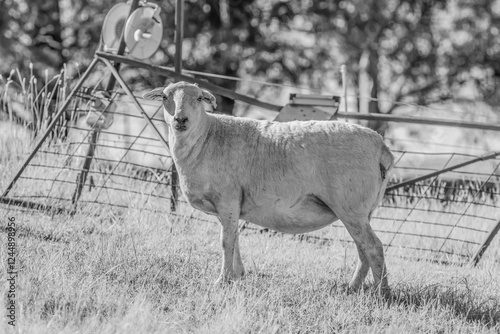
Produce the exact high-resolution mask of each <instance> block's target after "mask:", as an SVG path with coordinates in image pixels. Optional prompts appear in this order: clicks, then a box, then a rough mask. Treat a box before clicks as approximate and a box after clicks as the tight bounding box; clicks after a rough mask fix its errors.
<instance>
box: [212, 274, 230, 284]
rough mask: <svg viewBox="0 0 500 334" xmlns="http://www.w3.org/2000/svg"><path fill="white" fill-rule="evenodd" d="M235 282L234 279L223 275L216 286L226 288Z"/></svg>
mask: <svg viewBox="0 0 500 334" xmlns="http://www.w3.org/2000/svg"><path fill="white" fill-rule="evenodd" d="M233 282H234V279H233V278H232V277H230V276H224V275H221V276H219V278H217V280H216V281H215V285H216V286H226V285H228V284H231V283H233Z"/></svg>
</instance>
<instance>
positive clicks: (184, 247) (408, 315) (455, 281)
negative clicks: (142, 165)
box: [0, 125, 500, 333]
mask: <svg viewBox="0 0 500 334" xmlns="http://www.w3.org/2000/svg"><path fill="white" fill-rule="evenodd" d="M2 126H3V128H2V129H10V128H8V127H5V126H4V125H2ZM16 131H17V132H11V131H7V130H5V131H0V149H1V150H2V152H1V154H0V165H1V166H0V190H3V189H4V188H5V186H6V182H7V181H8V180H9V179H10V178H11V177H12V175H13V172H14V171H15V170H16V168H17V166H19V163H20V161H21V160H20V159H21V158H22V156H24V155H25V154H26V153H27V152H29V143H28V141H27V140H26V138H29V136H26V134H25V133H24V132H23V131H22V129H21V130H16ZM40 159H42V160H44V161H48V160H50V158H49V157H40ZM167 205H168V203H165V206H167ZM186 213H187V216H185V217H182V216H181V217H179V218H174V217H172V216H170V217H169V216H168V215H167V214H152V213H150V212H147V211H145V210H143V209H142V208H140V207H135V208H129V209H125V210H121V211H106V212H104V211H103V212H102V213H101V214H99V215H88V214H77V215H75V216H66V215H56V216H52V215H49V214H43V213H39V212H32V213H29V212H22V211H17V210H16V209H14V208H12V207H7V206H3V205H0V222H1V227H0V228H1V230H0V231H1V232H3V233H0V258H1V263H0V268H1V269H0V280H1V281H2V282H5V279H6V277H5V273H6V246H5V244H6V243H5V240H6V233H5V225H6V218H7V217H11V216H14V217H15V218H16V222H17V224H18V225H17V228H18V234H17V250H18V252H19V254H18V267H17V269H18V271H19V278H18V281H17V302H18V314H17V328H16V330H17V332H22V333H177V332H179V333H184V332H194V333H257V332H262V333H290V332H294V333H295V332H297V333H299V332H300V333H304V332H315V333H316V332H319V333H336V332H342V333H344V332H348V333H381V332H384V333H498V332H500V283H499V280H498V277H500V264H499V262H498V254H499V250H500V244H499V242H498V241H495V243H494V245H493V246H492V247H493V248H492V249H489V250H488V252H487V257H486V258H485V259H484V260H483V261H482V262H481V263H480V264H479V266H478V267H477V268H469V267H457V266H443V265H437V264H434V263H430V262H426V261H407V260H403V259H401V258H400V257H399V256H398V253H397V252H390V253H389V255H388V259H387V262H388V268H389V271H390V284H391V286H392V295H393V296H392V298H391V299H390V300H381V299H380V298H378V297H377V296H376V295H375V294H374V293H373V291H372V289H371V288H370V285H369V284H368V285H367V286H366V288H365V290H364V291H361V292H360V293H356V294H346V293H345V292H344V291H343V289H342V286H343V285H344V284H345V283H347V282H348V280H349V278H350V275H351V274H352V272H353V270H354V267H355V264H356V251H355V249H354V246H353V245H352V244H346V243H342V242H334V243H329V244H327V245H320V244H315V243H308V242H300V241H298V240H296V239H293V238H291V237H287V236H284V237H283V236H273V235H270V234H260V233H251V232H248V231H247V232H244V233H243V236H242V238H241V248H242V255H243V260H244V263H245V265H246V269H247V272H248V275H247V276H246V277H245V278H244V279H243V280H241V281H239V282H235V283H233V284H231V285H228V286H216V285H214V282H215V279H216V278H217V275H218V271H219V265H220V251H221V249H220V248H221V247H220V245H219V235H218V227H217V226H216V225H214V224H211V223H202V222H199V221H197V220H195V219H190V218H189V217H190V216H191V214H190V211H186ZM397 214H398V212H395V213H394V215H395V216H396V215H397ZM416 218H422V217H416ZM424 218H425V217H424ZM427 218H429V219H432V217H427ZM338 230H339V229H334V228H327V229H324V230H322V232H320V234H318V235H325V234H324V233H331V231H338ZM325 231H326V232H325ZM333 233H334V235H338V234H337V232H333ZM497 239H498V238H497ZM5 287H6V286H5ZM4 291H5V290H3V291H2V296H4V295H5V294H4ZM2 309H3V310H4V309H5V308H2ZM4 312H5V311H2V312H0V332H2V333H11V332H14V331H13V329H12V328H11V327H10V326H8V325H7V319H6V318H5V313H4Z"/></svg>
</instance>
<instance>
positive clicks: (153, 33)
mask: <svg viewBox="0 0 500 334" xmlns="http://www.w3.org/2000/svg"><path fill="white" fill-rule="evenodd" d="M154 12H155V11H154V9H153V8H151V7H141V8H138V9H136V10H135V11H134V12H133V13H132V15H130V17H129V18H128V20H127V24H126V25H125V43H126V44H127V47H128V49H129V50H130V51H129V55H130V56H132V57H134V58H137V59H146V58H149V57H151V56H152V55H153V54H154V53H155V52H156V50H158V47H159V46H160V43H161V39H162V37H163V24H162V22H161V20H160V21H158V22H157V21H156V20H154V19H153V14H154Z"/></svg>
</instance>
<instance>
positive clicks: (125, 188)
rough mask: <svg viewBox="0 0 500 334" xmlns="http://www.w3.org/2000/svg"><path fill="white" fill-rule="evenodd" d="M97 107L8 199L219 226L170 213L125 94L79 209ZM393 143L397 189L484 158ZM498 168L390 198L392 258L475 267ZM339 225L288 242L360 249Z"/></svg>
mask: <svg viewBox="0 0 500 334" xmlns="http://www.w3.org/2000/svg"><path fill="white" fill-rule="evenodd" d="M91 99H92V98H90V99H89V96H88V95H85V94H83V92H82V94H80V95H79V96H78V97H76V98H75V102H74V103H73V106H74V107H73V109H72V110H69V111H68V113H67V114H66V115H63V117H62V118H61V120H60V122H59V123H58V125H57V127H56V130H55V133H56V134H57V135H54V136H53V137H52V138H51V139H50V140H47V141H46V142H45V143H44V144H43V146H42V148H41V149H40V150H39V151H38V152H37V154H36V155H35V157H34V158H33V159H32V161H31V162H30V163H29V164H28V165H27V166H26V169H25V171H24V173H23V174H22V175H21V176H20V178H19V179H18V180H17V182H16V183H15V185H14V187H13V189H12V190H11V192H10V194H9V198H12V199H15V200H18V201H26V202H31V203H36V204H41V205H44V206H49V207H56V208H62V209H64V210H66V211H68V212H71V211H72V210H74V209H75V208H76V209H77V210H78V211H79V212H81V213H82V214H85V213H91V214H103V213H106V212H110V211H113V210H114V211H119V212H126V211H127V210H131V209H133V210H141V211H144V212H154V213H162V214H167V215H169V216H170V217H171V218H172V219H191V220H196V221H199V222H210V223H217V219H215V218H214V217H210V216H207V215H204V214H203V213H200V212H197V211H195V210H194V209H191V208H190V206H189V204H188V203H187V202H186V201H185V199H183V198H182V197H181V198H180V200H179V209H178V210H177V212H170V205H169V201H170V199H171V193H172V192H171V190H172V189H171V184H170V175H171V172H170V166H171V165H172V160H171V157H170V155H169V152H167V151H166V150H165V149H164V148H163V146H162V145H161V143H160V141H159V140H158V138H157V137H156V135H155V133H154V132H153V131H152V130H151V129H150V127H149V125H147V123H146V121H144V119H143V118H142V116H141V115H140V114H139V113H138V112H136V110H135V107H134V106H133V105H132V103H130V102H129V101H128V100H127V99H126V98H125V97H124V96H123V94H121V93H118V92H114V94H112V96H111V101H113V102H115V103H116V104H117V110H116V112H114V119H113V123H112V124H111V126H110V127H109V128H107V129H102V130H101V131H100V134H99V139H98V142H97V143H96V145H95V148H96V150H95V156H94V157H93V160H92V164H91V165H90V170H89V173H88V178H87V180H86V183H85V188H84V190H83V192H82V194H81V197H80V198H79V199H78V201H77V204H76V205H75V203H73V202H74V201H73V197H74V193H75V189H76V188H77V185H78V181H77V180H78V175H79V174H81V173H82V172H83V170H82V167H83V162H84V160H85V158H86V155H87V152H88V149H89V146H90V145H91V143H89V139H90V138H91V133H92V131H93V130H94V129H93V128H91V127H90V126H88V125H87V123H86V120H85V116H86V114H87V113H88V112H89V108H90V103H89V102H90V101H91ZM142 102H143V101H142ZM145 108H148V110H147V112H148V114H150V117H151V118H152V119H153V121H154V122H155V124H156V125H158V126H159V127H160V128H161V127H162V126H164V127H166V125H165V124H164V120H163V115H162V114H161V108H159V106H157V105H156V106H155V105H147V104H146V103H145ZM160 131H164V130H162V129H160ZM163 133H164V132H163ZM402 141H404V140H402ZM386 142H387V143H388V145H390V146H391V147H393V148H394V147H396V148H394V149H393V153H394V155H395V157H396V160H395V161H396V165H395V168H394V170H393V173H392V176H391V180H390V184H398V183H399V182H401V181H403V180H408V179H411V178H414V177H417V176H421V175H425V174H428V173H429V172H433V171H439V170H441V169H443V168H446V167H448V166H451V165H454V164H457V163H461V162H464V161H467V160H471V159H473V158H477V157H479V156H480V154H479V153H480V152H477V153H478V154H470V153H459V152H454V151H453V150H454V149H455V148H457V147H454V146H458V145H447V144H445V145H443V151H442V152H425V151H418V150H404V149H401V145H397V144H398V140H397V139H395V138H390V139H387V140H386ZM499 166H500V159H499V158H498V157H497V158H494V159H490V160H486V161H479V162H477V163H474V164H472V165H469V166H465V167H463V168H459V169H456V170H453V171H449V172H446V173H443V174H440V175H438V176H435V177H432V178H429V179H426V180H423V181H420V182H417V183H414V184H411V185H407V186H404V187H401V188H398V189H395V190H391V191H388V192H387V193H386V195H385V197H384V199H383V201H382V203H381V205H380V206H379V207H378V208H377V209H376V211H375V212H374V213H373V216H372V221H371V224H372V227H373V229H374V230H375V231H376V233H377V235H378V236H379V237H380V239H381V240H382V242H383V244H384V245H385V247H386V250H387V252H395V253H397V254H403V256H405V257H411V258H417V259H422V258H424V259H431V260H435V261H440V262H446V263H458V264H461V263H465V262H467V261H469V259H470V258H471V257H472V256H473V255H474V254H475V253H476V252H477V250H478V248H479V247H480V245H481V243H482V242H483V240H484V239H485V238H486V236H487V234H488V233H489V232H490V231H491V230H492V229H493V228H494V226H495V225H496V224H497V223H498V220H499V219H500V187H499V185H500V167H499ZM331 226H332V227H330V228H325V229H322V230H319V231H316V232H313V233H310V234H307V235H298V236H289V238H293V239H296V240H298V241H304V242H314V243H318V244H335V243H339V242H348V243H350V242H352V239H351V238H350V236H349V235H348V233H347V231H346V229H345V228H344V227H343V225H342V223H341V222H339V221H337V222H335V223H333V224H332V225H331ZM243 233H244V234H245V233H261V234H266V235H273V236H282V234H281V233H275V232H272V231H268V230H267V229H263V228H260V227H258V226H256V225H252V224H251V223H247V224H245V227H244V229H243Z"/></svg>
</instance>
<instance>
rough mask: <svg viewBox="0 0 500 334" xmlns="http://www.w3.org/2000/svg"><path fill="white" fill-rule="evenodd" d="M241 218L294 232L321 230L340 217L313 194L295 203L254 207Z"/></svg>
mask: <svg viewBox="0 0 500 334" xmlns="http://www.w3.org/2000/svg"><path fill="white" fill-rule="evenodd" d="M240 218H241V219H245V220H248V221H250V222H252V223H254V224H256V225H259V226H262V227H267V228H270V229H273V230H275V231H279V232H284V233H292V234H297V233H307V232H312V231H315V230H319V229H321V228H323V227H325V226H328V225H330V224H331V223H333V222H334V221H336V220H337V219H338V217H337V216H336V215H335V213H334V212H333V211H332V210H330V209H329V208H328V207H327V206H326V205H325V204H324V203H322V202H321V201H318V200H317V198H315V197H314V196H311V195H308V196H306V197H305V198H304V199H303V200H301V201H300V202H298V203H296V204H295V205H293V204H290V203H287V201H280V202H277V203H276V202H275V203H274V204H273V205H269V206H260V207H258V208H253V210H250V211H249V212H248V214H245V215H243V216H242V217H240Z"/></svg>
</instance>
